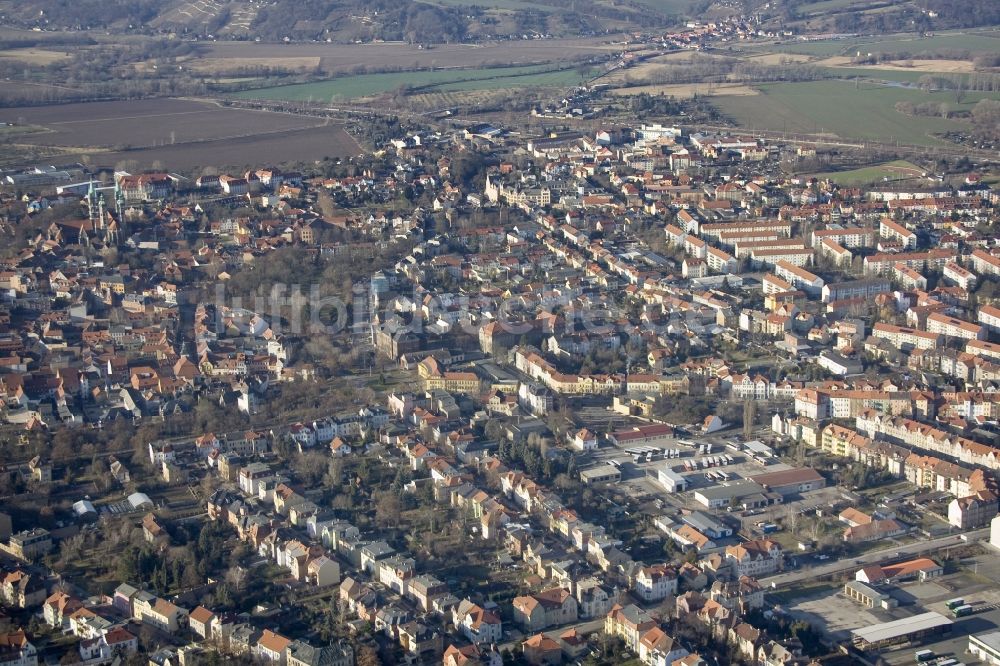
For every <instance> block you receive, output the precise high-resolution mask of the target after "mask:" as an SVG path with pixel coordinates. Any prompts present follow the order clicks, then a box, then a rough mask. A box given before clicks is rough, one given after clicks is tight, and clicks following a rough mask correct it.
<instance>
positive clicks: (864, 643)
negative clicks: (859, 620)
mask: <svg viewBox="0 0 1000 666" xmlns="http://www.w3.org/2000/svg"><path fill="white" fill-rule="evenodd" d="M952 624H954V623H953V622H952V621H951V620H949V619H948V618H946V617H945V616H944V615H941V613H935V612H933V611H932V612H929V613H921V614H920V615H914V616H913V617H905V618H903V619H901V620H893V621H892V622H883V623H882V624H874V625H872V626H870V627H861V628H860V629H855V630H854V631H852V632H851V639H852V641H853V642H854V645H855V646H856V647H858V648H860V649H862V650H879V649H881V648H883V647H888V646H890V645H899V644H901V643H916V642H918V641H920V640H922V639H924V638H927V637H929V636H938V635H940V634H945V633H948V632H949V631H951V626H952Z"/></svg>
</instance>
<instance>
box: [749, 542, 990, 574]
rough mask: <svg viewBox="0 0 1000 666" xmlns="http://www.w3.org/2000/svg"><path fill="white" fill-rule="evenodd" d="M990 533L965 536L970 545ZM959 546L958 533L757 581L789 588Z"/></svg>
mask: <svg viewBox="0 0 1000 666" xmlns="http://www.w3.org/2000/svg"><path fill="white" fill-rule="evenodd" d="M989 533H990V531H989V528H984V529H981V530H973V531H971V532H966V535H967V538H968V542H969V543H972V542H974V541H978V540H980V539H983V538H988V537H989ZM962 543H965V542H964V541H962V538H961V535H960V534H952V535H949V536H946V537H940V538H938V539H930V540H928V541H917V542H916V543H910V544H906V545H900V546H891V547H889V548H885V549H883V550H874V551H871V552H869V553H865V554H864V555H861V556H860V557H856V558H843V559H839V560H836V561H833V562H831V563H829V564H823V565H820V566H815V567H809V568H806V569H797V570H795V571H789V572H786V573H781V574H777V575H775V576H768V577H767V578H762V579H760V582H761V584H763V585H766V586H768V587H772V586H776V587H783V586H785V585H791V584H792V583H798V582H800V581H803V580H808V579H811V578H817V577H819V576H828V575H831V574H836V573H840V572H842V571H848V570H856V569H860V568H861V567H862V566H864V565H866V564H875V563H878V562H881V561H883V560H885V559H890V558H891V559H895V556H896V553H899V554H900V555H922V554H924V553H928V552H931V551H935V550H940V549H941V548H945V547H948V546H958V545H961V544H962Z"/></svg>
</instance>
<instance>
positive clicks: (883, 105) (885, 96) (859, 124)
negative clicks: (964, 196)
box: [714, 80, 1000, 146]
mask: <svg viewBox="0 0 1000 666" xmlns="http://www.w3.org/2000/svg"><path fill="white" fill-rule="evenodd" d="M757 89H758V90H760V92H761V94H760V95H756V96H752V97H746V96H722V97H716V98H715V100H714V103H715V104H716V106H717V107H719V109H720V110H721V111H722V112H723V113H724V114H726V115H727V116H729V117H730V118H732V119H733V120H734V121H736V122H737V123H739V124H740V125H741V126H743V127H746V128H755V129H765V130H772V131H788V132H800V133H809V134H815V133H823V134H831V135H834V136H839V137H841V138H844V139H862V140H872V141H882V142H893V141H899V142H901V143H907V144H915V145H923V146H936V145H945V142H944V141H942V140H940V139H937V138H936V137H934V136H933V134H935V133H940V132H946V131H949V130H955V129H960V128H962V127H963V126H964V125H963V124H962V123H961V122H959V121H957V120H949V119H945V118H930V117H923V116H918V117H908V116H905V115H903V114H901V113H899V112H897V111H896V110H895V108H894V107H895V104H896V102H903V101H907V102H913V103H914V104H918V103H920V102H945V103H947V104H949V106H950V108H951V109H952V110H954V111H958V110H970V109H971V108H972V107H973V106H974V105H975V104H976V102H978V101H979V100H980V99H982V98H984V97H986V98H989V99H998V98H1000V95H996V94H994V95H987V94H983V93H971V94H968V95H966V97H965V100H964V102H963V103H962V104H957V103H955V98H954V96H953V95H949V94H948V93H944V92H939V93H929V92H924V91H921V90H917V89H912V88H901V87H893V86H882V85H873V84H862V85H861V86H860V87H859V88H856V87H855V84H854V83H853V82H849V81H841V80H832V81H816V82H809V83H776V84H767V85H761V86H758V87H757ZM831 100H836V103H831Z"/></svg>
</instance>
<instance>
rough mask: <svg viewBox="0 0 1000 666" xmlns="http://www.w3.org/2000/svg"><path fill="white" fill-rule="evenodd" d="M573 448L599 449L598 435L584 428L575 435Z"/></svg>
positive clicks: (581, 449) (580, 449) (583, 449)
mask: <svg viewBox="0 0 1000 666" xmlns="http://www.w3.org/2000/svg"><path fill="white" fill-rule="evenodd" d="M573 448H574V449H576V450H577V451H594V450H596V449H597V435H595V434H594V433H592V432H591V431H590V430H587V429H586V428H582V429H581V430H579V431H577V433H576V434H575V435H573Z"/></svg>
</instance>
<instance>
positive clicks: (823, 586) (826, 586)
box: [767, 583, 840, 604]
mask: <svg viewBox="0 0 1000 666" xmlns="http://www.w3.org/2000/svg"><path fill="white" fill-rule="evenodd" d="M839 589H840V586H839V585H834V584H833V583H808V584H806V585H802V586H797V587H791V588H788V589H787V590H781V591H780V592H769V593H768V595H767V597H768V598H769V599H772V600H773V601H774V602H775V603H779V604H788V603H790V602H792V601H795V600H796V599H805V598H806V597H818V596H820V595H823V594H827V593H829V592H833V591H834V590H839Z"/></svg>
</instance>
